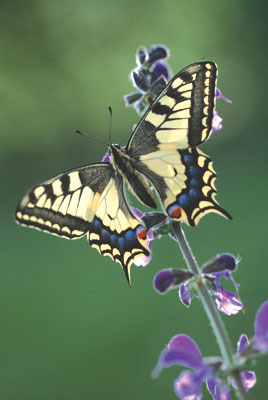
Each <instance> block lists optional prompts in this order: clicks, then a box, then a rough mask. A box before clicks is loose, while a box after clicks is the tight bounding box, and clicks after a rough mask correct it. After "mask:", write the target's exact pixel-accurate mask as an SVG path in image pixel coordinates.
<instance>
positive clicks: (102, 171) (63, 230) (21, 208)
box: [16, 163, 112, 239]
mask: <svg viewBox="0 0 268 400" xmlns="http://www.w3.org/2000/svg"><path fill="white" fill-rule="evenodd" d="M111 175H112V168H111V166H110V165H109V164H102V163H100V164H93V165H89V166H86V167H81V168H79V169H75V170H71V171H68V172H66V173H64V174H61V175H58V176H56V177H55V178H53V179H50V180H48V181H46V182H44V183H42V184H40V185H37V186H35V187H34V188H32V189H31V190H29V191H28V192H27V193H26V194H25V195H24V196H23V198H22V200H21V202H20V203H19V205H18V207H17V210H16V220H17V222H19V223H20V224H23V225H27V226H30V227H33V228H37V229H41V230H43V231H46V232H49V233H53V234H55V235H59V236H63V237H66V238H68V239H75V238H78V237H81V236H83V235H84V234H85V233H86V232H87V231H88V229H89V226H90V223H91V222H92V220H93V217H94V214H95V212H96V208H97V205H98V198H99V196H100V193H102V191H103V190H104V188H105V186H106V183H107V182H108V181H109V179H110V176H111Z"/></svg>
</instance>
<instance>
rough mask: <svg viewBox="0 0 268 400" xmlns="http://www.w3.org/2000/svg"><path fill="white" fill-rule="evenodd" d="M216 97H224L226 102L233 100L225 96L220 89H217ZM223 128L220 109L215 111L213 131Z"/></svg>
mask: <svg viewBox="0 0 268 400" xmlns="http://www.w3.org/2000/svg"><path fill="white" fill-rule="evenodd" d="M216 99H222V100H224V101H226V103H232V101H231V100H229V99H227V97H224V96H223V95H222V93H221V91H220V89H218V88H217V89H216ZM221 130H222V118H221V117H220V115H219V113H218V111H216V110H215V111H214V115H213V120H212V133H215V132H219V131H221Z"/></svg>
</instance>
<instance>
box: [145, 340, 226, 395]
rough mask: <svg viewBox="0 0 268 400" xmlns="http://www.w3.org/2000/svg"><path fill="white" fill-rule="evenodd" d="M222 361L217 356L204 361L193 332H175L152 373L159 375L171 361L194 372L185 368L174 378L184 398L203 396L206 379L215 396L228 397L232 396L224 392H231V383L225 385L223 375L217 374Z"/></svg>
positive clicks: (175, 389) (177, 388)
mask: <svg viewBox="0 0 268 400" xmlns="http://www.w3.org/2000/svg"><path fill="white" fill-rule="evenodd" d="M221 364H222V363H221V361H219V360H215V359H214V360H210V362H206V361H204V359H203V357H202V354H201V353H200V350H199V348H198V347H197V345H196V343H195V342H194V341H193V340H192V339H191V338H190V337H189V336H187V335H182V334H180V335H175V336H174V337H173V338H172V339H171V340H170V342H169V344H168V346H167V348H166V349H164V350H163V351H162V353H161V355H160V357H159V361H158V363H157V365H156V367H155V369H154V371H153V373H152V376H153V377H154V378H156V377H158V376H159V374H160V372H161V371H162V369H163V368H167V367H170V366H171V365H182V366H184V367H188V368H191V369H192V370H193V371H194V372H190V371H188V370H184V371H182V372H181V374H180V375H179V376H178V378H177V379H176V380H175V382H174V391H175V393H176V395H177V396H178V397H179V398H180V399H181V400H199V399H201V398H202V392H201V384H202V382H206V383H207V387H208V390H209V392H210V394H211V395H212V397H213V399H217V400H220V399H222V400H224V399H228V397H223V394H224V395H226V396H228V395H229V390H228V387H227V386H224V387H222V385H221V381H220V379H219V378H217V377H215V376H214V373H215V372H216V371H217V370H218V369H219V367H220V366H221ZM216 394H217V397H215V395H216ZM229 398H230V397H229Z"/></svg>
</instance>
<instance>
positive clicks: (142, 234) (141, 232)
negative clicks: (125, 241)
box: [137, 227, 147, 240]
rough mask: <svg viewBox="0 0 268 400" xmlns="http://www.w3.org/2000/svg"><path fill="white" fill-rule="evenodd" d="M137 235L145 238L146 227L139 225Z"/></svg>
mask: <svg viewBox="0 0 268 400" xmlns="http://www.w3.org/2000/svg"><path fill="white" fill-rule="evenodd" d="M137 236H138V238H139V239H142V240H145V239H146V237H147V232H146V229H144V228H141V227H139V228H138V230H137Z"/></svg>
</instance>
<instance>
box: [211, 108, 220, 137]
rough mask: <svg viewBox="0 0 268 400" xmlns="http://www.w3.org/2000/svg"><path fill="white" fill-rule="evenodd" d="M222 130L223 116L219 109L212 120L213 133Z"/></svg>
mask: <svg viewBox="0 0 268 400" xmlns="http://www.w3.org/2000/svg"><path fill="white" fill-rule="evenodd" d="M221 130H222V118H221V117H220V116H219V113H218V111H214V115H213V120H212V133H215V132H219V131H221Z"/></svg>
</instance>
